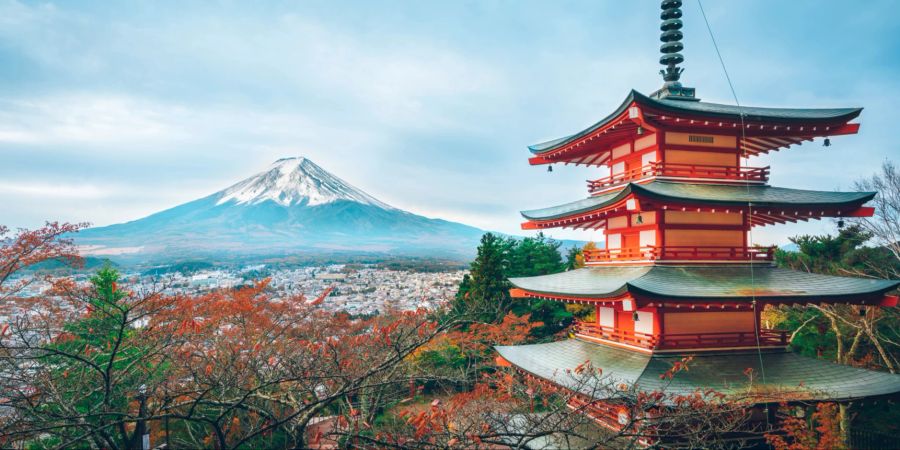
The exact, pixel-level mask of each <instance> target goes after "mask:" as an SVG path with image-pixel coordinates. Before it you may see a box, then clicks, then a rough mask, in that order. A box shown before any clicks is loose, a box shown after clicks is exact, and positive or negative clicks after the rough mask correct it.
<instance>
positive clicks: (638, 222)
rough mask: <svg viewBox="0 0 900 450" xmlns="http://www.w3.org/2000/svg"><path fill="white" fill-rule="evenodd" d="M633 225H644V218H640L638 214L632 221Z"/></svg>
mask: <svg viewBox="0 0 900 450" xmlns="http://www.w3.org/2000/svg"><path fill="white" fill-rule="evenodd" d="M634 223H636V224H638V225H640V224H642V223H644V217H643V216H641V214H640V213H638V215H637V217H636V218H635V219H634Z"/></svg>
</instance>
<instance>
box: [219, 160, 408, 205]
mask: <svg viewBox="0 0 900 450" xmlns="http://www.w3.org/2000/svg"><path fill="white" fill-rule="evenodd" d="M218 195H219V200H218V201H217V202H216V204H217V205H221V204H224V203H229V202H234V203H236V204H238V205H244V204H251V205H252V204H258V203H262V202H266V201H272V202H275V203H277V204H279V205H282V206H294V205H308V206H315V205H324V204H327V203H332V202H336V201H338V200H346V201H352V202H356V203H361V204H364V205H371V206H377V207H379V208H384V209H394V208H393V207H391V206H389V205H387V204H385V203H383V202H381V201H379V200H378V199H376V198H374V197H372V196H371V195H369V194H366V193H365V192H363V191H361V190H359V189H357V188H355V187H353V186H352V185H350V184H349V183H347V182H346V181H344V180H342V179H340V178H338V177H336V176H334V175H333V174H331V173H330V172H328V171H327V170H325V169H323V168H321V167H319V166H318V165H317V164H316V163H314V162H312V161H310V160H309V159H306V158H303V157H299V158H282V159H279V160H278V161H275V162H274V163H272V165H271V166H269V167H268V168H267V169H266V170H264V171H262V172H260V173H258V174H256V175H253V176H252V177H250V178H247V179H245V180H243V181H241V182H239V183H237V184H235V185H233V186H231V187H229V188H227V189H225V190H223V191H221V192H219V193H218Z"/></svg>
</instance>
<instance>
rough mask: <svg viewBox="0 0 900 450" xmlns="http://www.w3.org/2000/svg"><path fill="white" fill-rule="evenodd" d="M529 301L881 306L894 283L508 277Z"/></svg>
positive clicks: (630, 275) (715, 272)
mask: <svg viewBox="0 0 900 450" xmlns="http://www.w3.org/2000/svg"><path fill="white" fill-rule="evenodd" d="M509 281H510V283H512V285H513V286H515V287H516V288H517V289H520V290H521V291H522V294H524V296H526V297H544V298H550V299H554V300H559V301H573V300H603V299H607V300H608V299H613V298H617V297H622V296H623V294H630V295H633V296H635V297H636V298H640V299H646V300H654V301H672V302H690V301H695V300H701V301H706V302H735V301H739V302H744V301H751V300H759V301H763V302H771V303H806V302H815V303H822V302H825V303H827V302H847V303H850V302H853V303H867V304H877V303H880V301H881V300H883V299H884V298H885V294H886V293H887V292H889V291H892V290H894V289H896V288H897V286H898V285H900V281H896V280H879V279H870V278H853V277H838V276H832V275H819V274H812V273H807V272H801V271H795V270H788V269H781V268H777V267H773V266H750V265H740V266H708V265H707V266H631V267H586V268H582V269H577V270H571V271H568V272H562V273H558V274H552V275H542V276H537V277H523V278H510V280H509Z"/></svg>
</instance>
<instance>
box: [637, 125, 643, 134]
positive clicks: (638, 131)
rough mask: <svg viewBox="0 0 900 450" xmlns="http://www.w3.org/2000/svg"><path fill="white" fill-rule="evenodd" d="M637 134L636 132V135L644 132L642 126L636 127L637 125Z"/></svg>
mask: <svg viewBox="0 0 900 450" xmlns="http://www.w3.org/2000/svg"><path fill="white" fill-rule="evenodd" d="M637 134H638V136H640V135H642V134H644V127H642V126H638V127H637Z"/></svg>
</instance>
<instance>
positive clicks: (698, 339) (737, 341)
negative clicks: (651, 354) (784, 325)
mask: <svg viewBox="0 0 900 450" xmlns="http://www.w3.org/2000/svg"><path fill="white" fill-rule="evenodd" d="M574 331H575V333H576V334H581V335H584V336H588V337H595V338H599V339H605V340H609V341H615V342H621V343H623V344H629V345H633V346H637V347H642V348H647V349H660V350H665V349H679V348H723V347H756V345H757V340H756V333H754V332H752V331H746V332H716V333H675V334H663V335H652V334H644V333H637V332H633V331H625V330H617V329H615V328H609V327H604V326H601V325H599V324H597V323H596V322H576V323H575V326H574ZM787 344H788V332H787V331H783V330H767V329H762V330H760V332H759V345H760V346H763V347H771V346H784V345H787Z"/></svg>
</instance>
